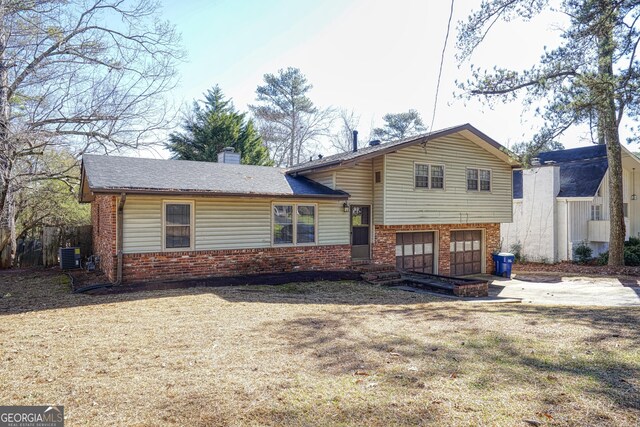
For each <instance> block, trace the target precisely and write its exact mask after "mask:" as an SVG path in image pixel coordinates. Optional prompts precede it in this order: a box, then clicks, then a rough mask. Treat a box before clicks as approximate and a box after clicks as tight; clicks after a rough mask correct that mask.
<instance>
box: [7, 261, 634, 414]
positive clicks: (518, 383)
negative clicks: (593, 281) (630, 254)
mask: <svg viewBox="0 0 640 427" xmlns="http://www.w3.org/2000/svg"><path fill="white" fill-rule="evenodd" d="M68 286H69V284H68V283H67V281H66V276H61V275H57V274H53V273H33V272H31V273H25V274H6V273H3V274H2V275H0V295H3V296H4V297H3V298H1V299H0V319H1V320H0V360H1V361H2V363H1V364H0V404H2V405H42V404H54V403H55V404H62V405H64V406H65V415H66V416H67V425H69V426H72V425H91V426H100V425H137V426H155V425H195V426H198V425H202V426H204V425H207V426H208V425H246V424H254V425H373V426H375V425H379V426H386V425H398V424H407V425H409V424H410V425H415V424H431V423H433V424H437V425H504V426H514V425H523V426H527V425H629V426H632V425H633V426H637V425H638V424H639V423H640V329H639V328H638V326H639V321H640V308H598V309H596V308H588V307H586V308H570V307H552V306H551V307H550V306H536V305H524V304H474V303H460V302H451V301H449V300H439V299H435V298H433V297H429V296H425V295H417V294H411V293H405V292H401V291H397V290H389V289H385V288H380V287H374V286H371V285H366V284H363V283H359V282H341V283H328V282H321V283H309V284H290V285H284V286H272V287H267V286H264V287H228V288H191V289H179V290H172V291H151V292H140V293H132V294H123V295H106V296H87V295H73V294H69V293H68V291H67V289H68ZM536 423H539V424H536Z"/></svg>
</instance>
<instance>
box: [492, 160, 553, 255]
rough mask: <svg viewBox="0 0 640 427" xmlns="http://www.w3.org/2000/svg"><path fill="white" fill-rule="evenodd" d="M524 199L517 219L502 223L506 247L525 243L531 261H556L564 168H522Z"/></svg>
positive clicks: (515, 212)
mask: <svg viewBox="0 0 640 427" xmlns="http://www.w3.org/2000/svg"><path fill="white" fill-rule="evenodd" d="M522 175H523V180H522V200H520V201H518V202H517V203H514V208H513V222H512V223H503V224H502V225H501V232H502V239H503V249H504V250H507V251H510V250H512V247H513V245H516V244H518V245H520V246H521V253H522V254H523V255H524V256H525V257H526V259H528V260H530V261H537V262H556V261H557V260H558V247H557V238H556V232H557V230H556V229H557V219H556V218H557V210H556V209H557V205H556V195H557V194H558V191H559V190H560V169H559V168H558V167H556V166H550V167H542V168H535V169H528V170H524V171H522Z"/></svg>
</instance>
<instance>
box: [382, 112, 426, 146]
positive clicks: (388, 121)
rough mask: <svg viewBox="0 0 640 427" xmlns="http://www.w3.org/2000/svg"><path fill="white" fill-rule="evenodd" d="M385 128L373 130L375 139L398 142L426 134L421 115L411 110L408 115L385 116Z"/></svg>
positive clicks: (383, 118)
mask: <svg viewBox="0 0 640 427" xmlns="http://www.w3.org/2000/svg"><path fill="white" fill-rule="evenodd" d="M382 120H384V126H383V127H381V128H375V129H374V130H373V137H374V138H380V139H381V140H382V141H396V140H399V139H404V138H407V137H409V136H414V135H417V134H419V133H422V132H425V131H426V130H427V128H425V127H424V123H422V118H421V117H420V113H418V112H417V111H416V110H409V111H407V112H406V113H397V114H392V113H389V114H385V115H384V117H382Z"/></svg>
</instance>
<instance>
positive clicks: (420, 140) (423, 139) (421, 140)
mask: <svg viewBox="0 0 640 427" xmlns="http://www.w3.org/2000/svg"><path fill="white" fill-rule="evenodd" d="M463 131H467V132H470V133H472V134H474V135H475V136H476V137H478V138H480V139H482V140H484V141H485V142H486V143H487V144H489V145H490V146H491V147H493V148H494V149H496V150H498V151H500V153H501V154H502V155H503V158H502V160H503V161H504V162H505V163H507V164H509V165H511V167H512V168H517V167H522V164H521V163H520V162H518V161H516V160H515V157H514V156H513V153H511V152H510V151H509V150H508V149H507V148H506V147H505V146H503V145H502V144H500V143H498V142H497V141H495V140H494V139H493V138H490V137H489V136H487V135H486V134H484V133H483V132H481V131H479V130H478V129H476V128H475V127H473V126H472V125H471V124H469V123H465V124H464V125H460V126H456V127H453V128H448V129H444V130H442V131H438V132H434V133H430V134H428V135H423V136H420V137H417V138H414V139H410V140H408V141H405V142H403V143H400V144H396V145H392V146H390V147H383V148H381V149H379V150H376V151H372V152H370V153H365V154H362V155H360V156H356V157H354V158H351V159H346V160H335V161H331V162H327V163H321V164H319V165H317V166H315V165H309V166H306V167H302V168H296V169H293V170H288V171H287V174H293V175H295V174H299V173H303V172H309V171H322V170H326V169H333V168H336V167H340V166H346V165H351V164H353V163H358V162H361V161H364V160H369V159H371V158H374V157H378V156H380V155H383V154H388V153H393V152H395V151H398V150H401V149H403V148H406V147H407V146H410V145H413V144H425V143H427V142H428V141H431V140H433V139H436V138H441V137H443V136H447V135H452V134H454V133H459V132H463Z"/></svg>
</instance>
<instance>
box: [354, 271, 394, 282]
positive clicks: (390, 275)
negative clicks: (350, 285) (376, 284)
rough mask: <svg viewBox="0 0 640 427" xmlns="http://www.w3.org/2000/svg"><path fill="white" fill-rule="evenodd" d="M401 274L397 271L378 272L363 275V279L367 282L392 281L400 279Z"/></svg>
mask: <svg viewBox="0 0 640 427" xmlns="http://www.w3.org/2000/svg"><path fill="white" fill-rule="evenodd" d="M400 277H401V276H400V273H398V272H397V271H377V272H367V273H362V278H363V279H364V280H366V281H371V280H391V279H399V278H400Z"/></svg>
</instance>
